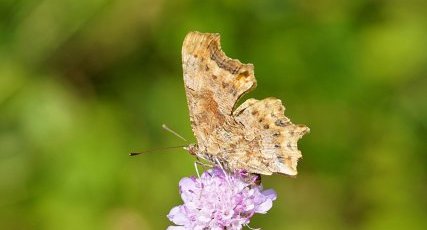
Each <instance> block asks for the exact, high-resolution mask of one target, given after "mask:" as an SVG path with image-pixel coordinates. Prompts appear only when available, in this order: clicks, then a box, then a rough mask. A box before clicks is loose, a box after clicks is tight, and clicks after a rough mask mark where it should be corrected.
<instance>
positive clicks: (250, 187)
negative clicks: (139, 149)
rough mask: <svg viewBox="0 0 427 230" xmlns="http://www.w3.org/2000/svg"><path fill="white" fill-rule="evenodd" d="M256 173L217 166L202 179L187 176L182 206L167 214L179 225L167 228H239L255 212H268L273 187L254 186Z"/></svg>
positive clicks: (184, 183) (205, 173)
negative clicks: (226, 169)
mask: <svg viewBox="0 0 427 230" xmlns="http://www.w3.org/2000/svg"><path fill="white" fill-rule="evenodd" d="M255 180H256V176H254V175H250V174H248V173H243V172H235V173H234V174H228V173H225V172H224V171H223V170H222V169H221V168H218V167H215V168H213V169H210V170H208V171H206V172H204V173H203V174H202V175H201V177H200V178H196V177H190V178H188V177H186V178H183V179H181V181H180V182H179V190H180V193H181V198H182V200H183V201H184V204H183V205H180V206H176V207H174V208H172V210H171V211H170V212H169V214H168V218H169V220H171V221H172V222H173V223H174V224H176V225H178V226H170V227H169V228H168V230H184V229H195V230H196V229H200V230H203V229H212V230H223V229H229V230H237V229H242V227H243V226H244V225H247V224H248V223H249V221H250V218H251V217H252V216H253V215H254V214H255V213H263V214H264V213H266V212H267V211H268V210H270V208H271V207H272V205H273V201H274V200H275V199H276V193H275V192H274V191H273V190H272V189H269V190H262V186H261V185H255V184H254V182H255Z"/></svg>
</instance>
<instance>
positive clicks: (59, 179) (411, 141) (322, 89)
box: [0, 0, 427, 230]
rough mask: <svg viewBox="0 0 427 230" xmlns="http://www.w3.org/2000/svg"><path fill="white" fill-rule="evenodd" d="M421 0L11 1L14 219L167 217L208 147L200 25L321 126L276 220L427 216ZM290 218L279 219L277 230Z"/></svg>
mask: <svg viewBox="0 0 427 230" xmlns="http://www.w3.org/2000/svg"><path fill="white" fill-rule="evenodd" d="M425 9H426V4H425V3H424V2H422V1H367V0H360V1H337V0H328V1H326V0H323V1H306V0H305V1H289V0H286V1H279V0H275V1H254V0H249V1H243V0H241V1H212V0H211V1H209V0H208V1H195V0H183V1H149V0H128V1H114V0H113V1H105V0H92V1H83V0H73V1H71V0H63V1H53V0H46V1H31V0H23V1H11V0H8V1H2V2H1V3H0V158H1V160H0V229H48V230H49V229H52V230H53V229H91V230H93V229H164V228H166V226H168V225H169V221H168V220H167V218H166V214H167V213H168V212H169V210H170V208H172V207H173V206H175V205H177V204H179V203H180V200H179V196H178V191H177V190H178V188H177V185H178V181H179V179H180V178H182V177H184V176H189V175H194V174H195V172H194V168H193V161H194V159H193V158H192V157H191V156H189V155H188V154H187V153H186V152H184V151H182V150H179V149H176V150H172V151H160V152H155V153H149V154H146V155H144V156H141V157H138V158H130V157H128V155H127V154H128V153H129V152H131V151H140V150H147V149H151V148H158V147H166V146H173V145H180V144H182V142H181V141H180V140H179V139H177V138H175V137H173V136H171V135H170V134H168V133H166V132H164V131H163V130H162V129H161V124H162V123H166V124H168V125H169V126H170V127H171V128H173V129H174V130H176V131H178V132H179V133H181V134H182V135H183V136H185V137H188V138H192V133H191V128H190V124H189V118H188V110H187V105H186V100H185V95H184V88H183V82H182V70H181V56H180V50H181V44H182V41H183V39H184V36H185V34H186V33H187V32H189V31H192V30H198V31H202V32H219V33H221V35H222V46H223V49H224V50H225V52H226V53H227V54H228V55H229V56H230V57H233V58H238V59H240V60H241V61H242V62H250V63H253V64H254V65H255V74H256V76H257V79H258V89H256V90H255V91H253V92H251V93H250V95H249V96H248V97H255V98H263V97H267V96H275V97H278V98H281V99H282V100H283V102H284V103H285V106H286V108H287V111H286V113H287V115H288V116H289V117H290V118H291V119H292V120H293V121H294V122H295V123H304V124H306V125H308V126H309V127H310V128H311V131H312V132H311V133H310V134H308V135H307V136H305V137H304V138H303V139H302V141H300V149H302V151H303V154H304V159H303V160H302V161H301V163H300V167H299V171H300V175H299V176H298V177H297V178H295V179H294V178H287V177H284V176H279V175H275V176H271V177H264V178H263V183H265V184H266V187H272V188H275V190H276V191H277V192H278V200H277V201H276V202H275V205H274V207H273V209H272V210H271V211H270V213H269V214H268V215H265V216H260V217H255V218H254V219H253V221H252V224H251V225H252V226H253V227H263V229H294V230H295V229H388V230H391V229H423V228H425V226H427V218H426V217H427V216H426V213H427V201H426V198H425V194H426V191H427V187H426V181H427V167H426V165H427V156H426V149H427V142H426V139H427V135H426V134H427V101H426V99H427V78H426V74H427V43H426V41H427V30H426V29H425V28H427V18H426V14H425ZM278 226H280V227H278Z"/></svg>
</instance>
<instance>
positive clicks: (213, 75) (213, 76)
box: [206, 66, 218, 80]
mask: <svg viewBox="0 0 427 230" xmlns="http://www.w3.org/2000/svg"><path fill="white" fill-rule="evenodd" d="M206 68H208V69H209V67H207V66H206ZM212 78H213V79H214V80H216V79H217V78H218V76H216V75H215V74H212Z"/></svg>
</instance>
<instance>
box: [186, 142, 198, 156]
mask: <svg viewBox="0 0 427 230" xmlns="http://www.w3.org/2000/svg"><path fill="white" fill-rule="evenodd" d="M184 149H185V150H187V151H188V152H189V153H190V154H191V155H193V156H197V153H198V152H199V147H198V146H197V144H189V145H188V146H185V147H184Z"/></svg>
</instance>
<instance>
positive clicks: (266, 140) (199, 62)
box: [182, 32, 308, 175]
mask: <svg viewBox="0 0 427 230" xmlns="http://www.w3.org/2000/svg"><path fill="white" fill-rule="evenodd" d="M182 58H183V70H184V83H185V91H186V95H187V101H188V106H189V110H190V121H191V126H192V129H193V132H194V135H195V136H196V139H197V146H198V151H199V152H200V155H207V156H209V157H211V156H213V157H215V158H217V159H219V160H220V161H221V162H222V163H224V164H226V166H227V167H228V168H229V169H246V170H248V171H249V172H251V173H259V174H265V175H270V174H272V173H275V172H278V173H284V174H288V175H296V173H297V171H296V164H297V160H298V158H300V157H301V153H300V151H299V150H298V149H297V146H296V144H297V140H298V139H299V138H301V136H302V135H303V134H304V133H306V132H308V128H307V127H305V126H296V125H294V124H292V123H291V122H290V121H289V119H288V118H286V117H285V116H284V107H283V105H282V103H281V101H280V100H278V99H273V98H267V99H264V100H261V101H258V100H255V99H249V100H247V101H246V102H244V103H243V104H242V105H240V106H239V107H238V108H237V109H236V110H235V111H234V112H233V108H234V106H235V104H236V102H237V100H238V99H239V98H240V97H241V96H242V95H243V94H244V93H246V92H248V91H249V90H250V89H252V88H254V87H255V86H256V80H255V76H254V72H253V65H252V64H242V63H240V62H239V61H238V60H235V59H230V58H228V57H227V56H226V55H225V54H224V53H223V52H222V51H221V47H220V43H219V35H218V34H204V33H199V32H191V33H189V34H188V35H187V36H186V38H185V40H184V44H183V48H182Z"/></svg>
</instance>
